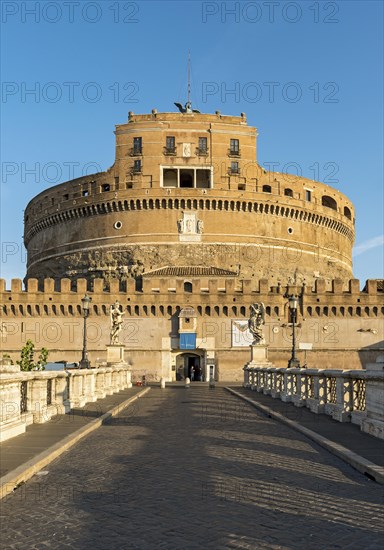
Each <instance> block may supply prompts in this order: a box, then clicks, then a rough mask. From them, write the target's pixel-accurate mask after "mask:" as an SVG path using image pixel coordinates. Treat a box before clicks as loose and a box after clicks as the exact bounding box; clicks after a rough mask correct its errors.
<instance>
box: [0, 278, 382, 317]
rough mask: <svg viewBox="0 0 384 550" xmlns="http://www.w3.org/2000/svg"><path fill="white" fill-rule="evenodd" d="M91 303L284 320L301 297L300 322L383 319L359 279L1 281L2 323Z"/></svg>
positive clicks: (96, 308) (378, 303)
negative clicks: (254, 313)
mask: <svg viewBox="0 0 384 550" xmlns="http://www.w3.org/2000/svg"><path fill="white" fill-rule="evenodd" d="M85 293H88V294H89V296H90V297H91V298H92V304H91V313H93V314H95V315H109V305H110V304H112V303H113V302H115V300H119V302H120V303H121V305H122V306H123V308H124V309H125V310H126V312H127V314H128V315H132V316H142V317H147V316H157V315H160V316H167V315H168V316H169V315H173V314H175V313H177V312H178V311H180V309H181V308H182V307H184V306H186V305H190V306H192V307H195V308H196V311H197V314H198V315H200V316H204V315H205V316H216V317H217V316H221V315H223V316H224V317H231V316H242V317H247V316H248V313H249V306H250V304H251V303H252V302H257V301H262V302H264V303H265V306H266V312H267V316H269V317H276V318H279V317H285V316H286V314H287V298H286V294H291V293H296V294H298V295H300V296H301V300H300V302H301V308H300V315H301V316H302V317H305V318H308V317H341V318H345V317H374V318H377V317H382V316H383V315H384V293H383V286H382V282H381V281H378V280H376V279H372V280H368V281H367V282H366V285H365V287H364V290H360V282H359V280H358V279H351V280H350V281H349V282H348V283H344V282H343V281H342V280H340V279H335V280H333V281H332V289H331V290H326V282H325V281H324V280H322V279H318V280H317V281H316V283H315V285H314V287H313V288H310V287H308V286H307V285H305V284H302V285H285V286H283V285H275V284H271V282H270V281H268V280H267V279H260V280H259V281H255V280H250V279H243V280H239V279H237V278H236V277H218V278H216V279H213V278H204V277H201V278H193V277H188V278H183V277H174V278H172V277H167V278H156V277H148V278H145V277H144V278H143V280H142V288H141V289H140V290H138V288H137V283H136V281H135V280H134V279H128V280H127V281H126V282H122V281H119V280H117V279H115V280H111V281H110V283H109V284H108V286H107V285H106V283H105V281H104V280H103V279H95V280H93V281H92V282H90V281H87V280H86V279H81V278H80V279H77V280H75V281H71V280H70V279H60V280H54V279H50V278H48V279H44V280H43V281H41V282H39V281H38V280H37V279H28V280H27V282H26V288H23V283H22V281H21V279H12V281H11V284H10V288H7V286H6V281H5V280H4V279H0V306H1V311H2V315H3V317H9V316H11V317H15V316H16V317H19V316H21V317H23V316H27V317H36V316H48V315H52V316H54V317H55V316H68V315H69V316H73V315H74V316H81V315H82V309H81V298H82V297H83V296H84V294H85Z"/></svg>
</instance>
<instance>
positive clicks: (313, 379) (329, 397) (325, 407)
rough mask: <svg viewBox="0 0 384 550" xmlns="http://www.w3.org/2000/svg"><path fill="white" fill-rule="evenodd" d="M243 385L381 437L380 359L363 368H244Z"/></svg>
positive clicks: (383, 375) (383, 387) (383, 380)
mask: <svg viewBox="0 0 384 550" xmlns="http://www.w3.org/2000/svg"><path fill="white" fill-rule="evenodd" d="M244 386H245V387H248V388H250V389H252V390H257V391H258V392H263V393H267V394H269V395H271V396H272V397H274V398H280V399H281V400H282V401H285V402H293V403H294V404H295V405H296V406H298V407H307V408H309V409H310V410H311V411H312V412H314V413H317V414H321V413H325V414H328V415H330V416H332V418H333V419H334V420H337V421H338V422H352V423H354V424H358V425H360V427H361V429H362V431H364V432H367V433H369V434H371V435H373V436H375V437H379V438H382V439H384V361H383V357H380V358H379V360H378V362H377V363H375V364H369V365H367V367H366V370H360V371H359V370H336V369H332V370H331V369H329V370H321V369H319V370H317V369H301V368H287V369H280V368H269V367H260V366H258V367H252V366H250V365H249V364H247V365H246V366H245V367H244Z"/></svg>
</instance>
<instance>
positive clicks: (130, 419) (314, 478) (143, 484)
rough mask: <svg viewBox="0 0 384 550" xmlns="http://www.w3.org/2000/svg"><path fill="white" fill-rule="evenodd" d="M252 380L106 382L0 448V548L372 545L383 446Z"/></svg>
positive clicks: (377, 530) (379, 517)
mask: <svg viewBox="0 0 384 550" xmlns="http://www.w3.org/2000/svg"><path fill="white" fill-rule="evenodd" d="M30 374H31V375H32V373H30ZM39 374H40V376H41V375H45V376H47V374H48V373H39ZM55 374H57V373H55ZM87 374H89V373H87ZM275 374H276V373H275ZM78 376H80V373H79V374H78ZM247 376H249V373H248V374H247ZM252 376H253V377H254V378H253V379H252V380H251V379H250V378H248V379H247V382H248V383H247V384H245V385H247V386H248V387H244V386H242V385H237V386H235V385H232V386H231V385H229V386H228V387H224V386H223V385H220V384H217V385H216V386H214V387H210V386H209V384H206V383H203V382H194V383H191V384H190V387H185V385H184V383H173V384H167V385H166V387H165V388H161V387H160V385H159V384H153V385H151V386H149V387H139V386H136V385H134V386H133V387H129V386H130V384H129V383H125V384H123V383H122V377H121V376H120V379H119V380H120V387H118V386H119V380H118V378H116V377H113V376H112V377H111V378H110V383H112V384H113V383H114V384H115V385H116V386H115V390H116V391H113V392H111V391H109V392H107V395H105V396H104V397H101V398H99V399H98V400H97V401H93V402H88V403H86V404H84V403H80V402H78V405H76V403H75V402H74V404H73V407H72V408H71V410H70V411H67V413H65V411H64V410H63V411H61V412H60V411H57V412H58V413H59V414H56V415H53V416H51V418H50V420H49V421H46V422H34V423H31V424H30V425H28V426H27V429H26V431H25V432H24V433H22V434H20V435H18V436H17V437H12V438H10V439H8V440H6V441H4V442H3V443H2V444H1V453H2V461H1V488H2V496H3V499H2V501H1V504H2V518H3V522H2V536H1V548H4V549H5V548H7V549H8V548H10V549H13V548H15V549H16V548H17V549H24V548H25V549H27V548H28V549H31V548H33V549H35V548H36V549H37V548H58V549H59V548H60V549H63V548H71V549H73V548H75V549H86V548H93V549H105V548H112V549H114V548H116V549H117V548H128V549H131V548H132V549H158V548H166V549H170V550H172V549H175V550H176V549H177V550H179V549H194V548H207V549H221V548H225V549H227V548H228V549H233V548H243V549H244V548H248V549H258V548H262V549H263V548H266V549H276V550H277V549H301V548H303V549H304V548H305V549H308V548H316V549H337V548H348V549H359V550H360V549H361V548H365V549H372V550H373V549H377V550H379V549H380V550H381V549H382V547H383V546H382V541H383V508H382V496H383V491H382V488H383V487H382V484H383V483H384V453H383V450H384V440H383V439H380V438H378V437H373V436H372V435H369V434H367V433H364V432H362V431H361V430H360V427H359V426H358V425H356V424H354V423H351V422H349V423H345V422H339V421H337V420H335V419H333V418H332V416H330V415H326V414H316V413H315V412H312V411H311V410H310V408H308V407H306V406H297V403H295V402H294V400H291V401H283V400H281V399H276V398H273V397H272V395H271V391H268V389H267V385H268V384H269V385H270V384H271V378H268V377H267V376H266V378H265V382H263V384H265V388H266V391H265V392H264V391H260V384H262V381H261V377H260V373H253V374H252ZM104 380H105V378H104ZM113 380H114V382H112V381H113ZM250 382H253V383H252V384H251V383H250ZM296 385H297V380H296ZM123 386H125V387H123ZM61 387H62V386H61ZM75 387H78V388H79V387H80V384H77V386H75V385H74V386H73V388H75ZM82 387H83V388H85V387H86V385H83V386H82ZM96 387H97V386H96ZM269 390H271V388H269ZM268 393H269V394H268ZM45 395H46V393H45ZM73 397H74V396H73ZM54 399H55V398H54ZM36 419H38V417H37V416H36ZM40 420H41V416H40Z"/></svg>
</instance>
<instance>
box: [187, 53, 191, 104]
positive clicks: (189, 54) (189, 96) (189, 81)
mask: <svg viewBox="0 0 384 550" xmlns="http://www.w3.org/2000/svg"><path fill="white" fill-rule="evenodd" d="M187 105H188V107H189V108H191V50H188V102H187Z"/></svg>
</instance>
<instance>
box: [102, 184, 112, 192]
mask: <svg viewBox="0 0 384 550" xmlns="http://www.w3.org/2000/svg"><path fill="white" fill-rule="evenodd" d="M110 190H111V186H110V185H109V183H103V185H102V186H101V191H102V192H103V193H106V192H107V191H110Z"/></svg>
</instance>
